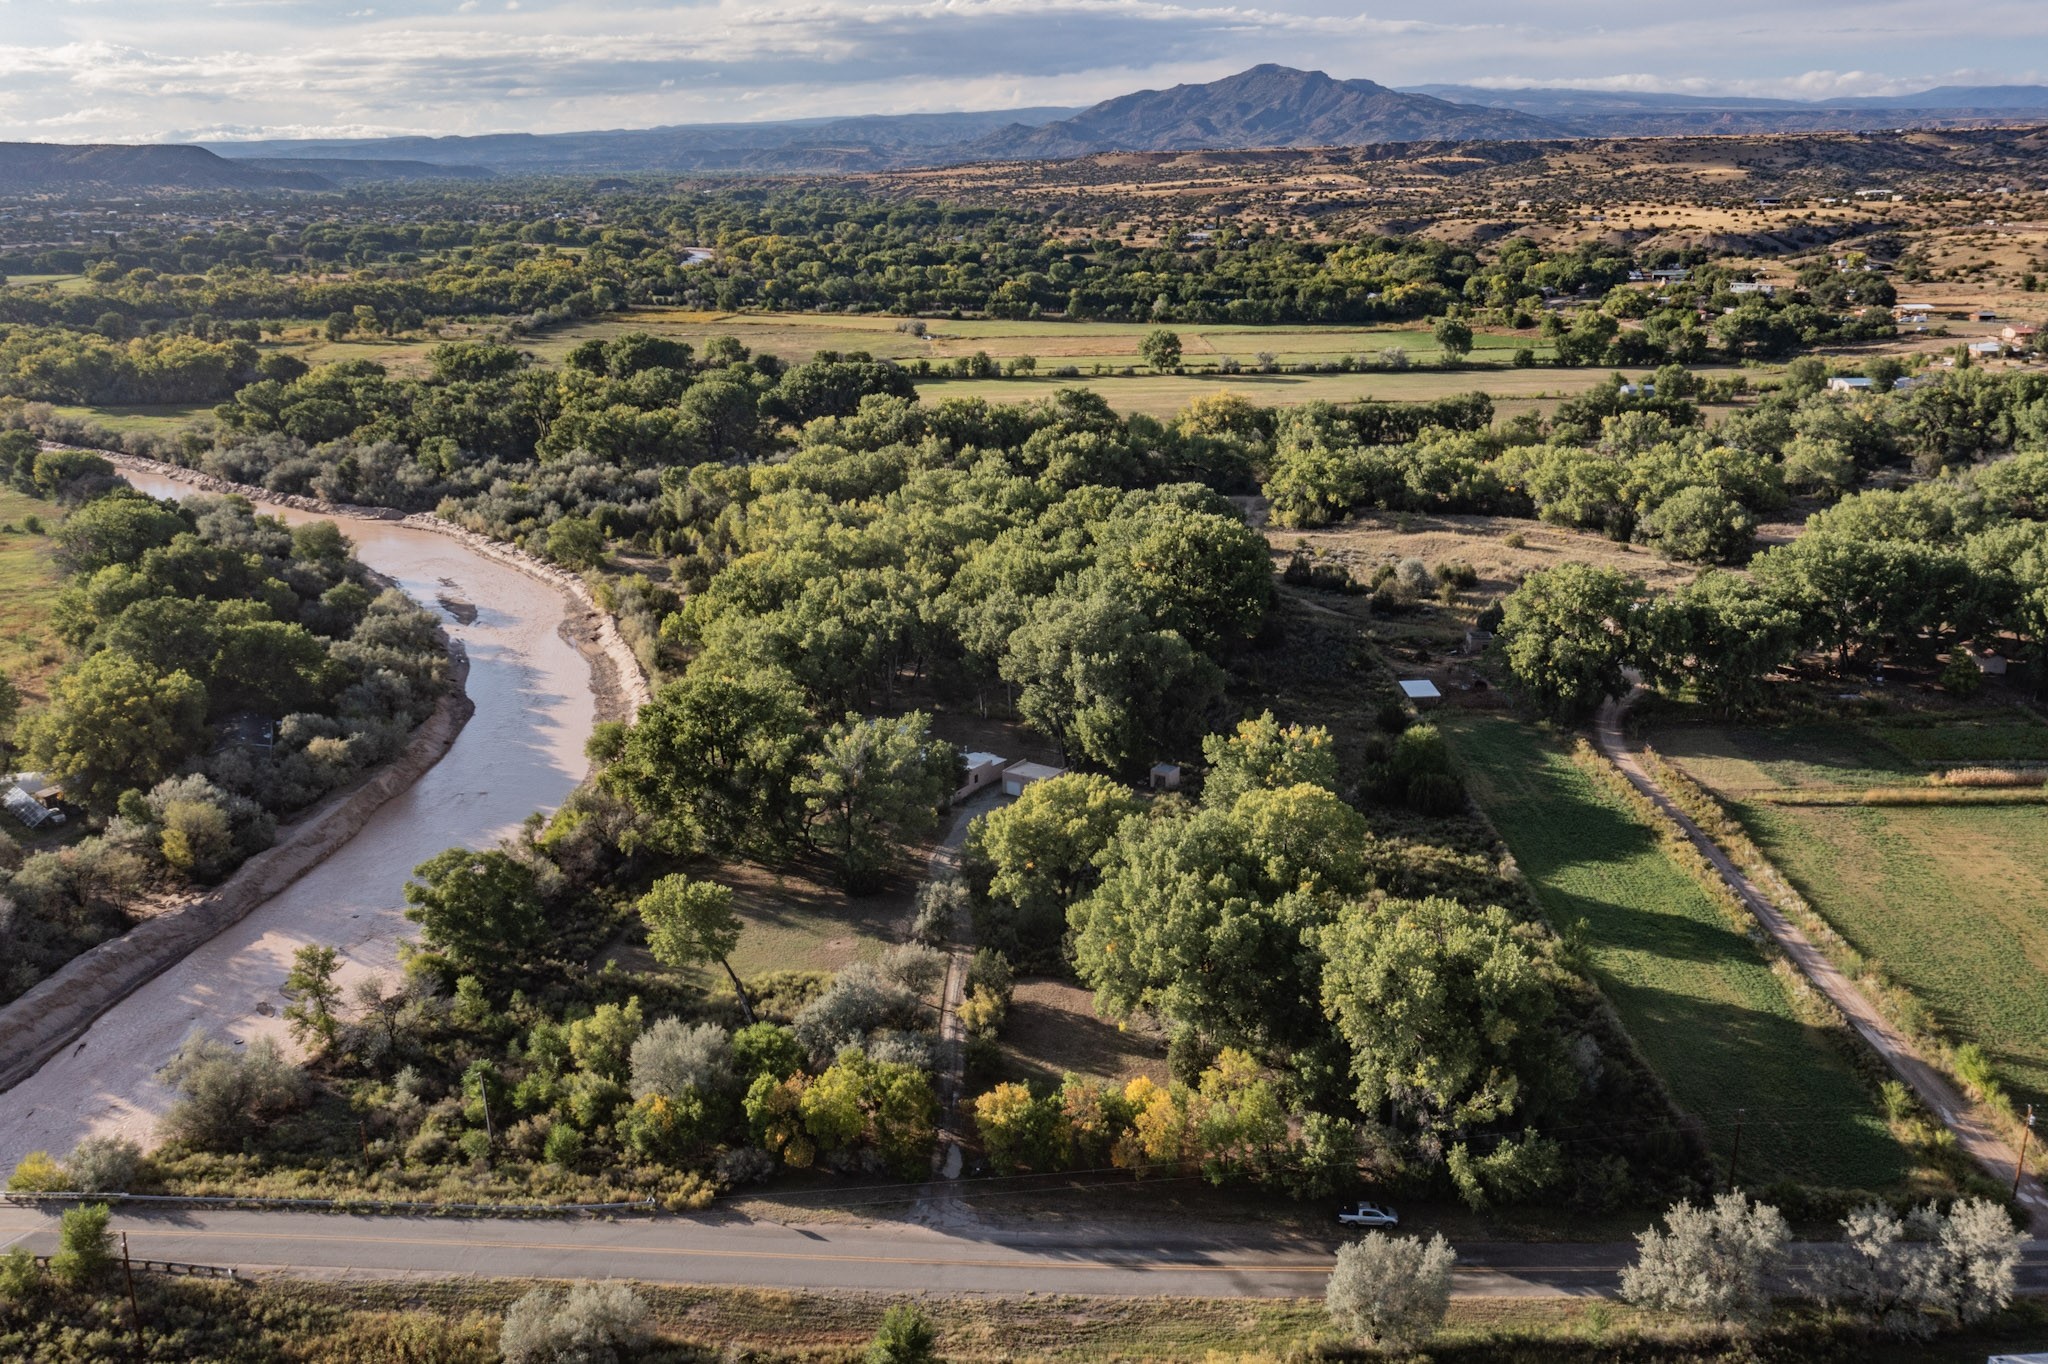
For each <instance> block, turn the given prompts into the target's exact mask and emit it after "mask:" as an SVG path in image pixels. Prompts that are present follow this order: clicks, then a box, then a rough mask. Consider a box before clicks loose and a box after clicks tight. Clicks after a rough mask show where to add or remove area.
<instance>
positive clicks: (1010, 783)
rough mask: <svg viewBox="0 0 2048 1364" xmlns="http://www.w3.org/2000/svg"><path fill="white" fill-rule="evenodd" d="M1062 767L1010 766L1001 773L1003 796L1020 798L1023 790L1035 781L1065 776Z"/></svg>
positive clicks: (1032, 763)
mask: <svg viewBox="0 0 2048 1364" xmlns="http://www.w3.org/2000/svg"><path fill="white" fill-rule="evenodd" d="M1066 771H1067V769H1066V768H1064V767H1047V766H1046V765H1045V764H1044V763H1034V762H1021V763H1016V764H1014V765H1012V766H1011V767H1010V768H1009V769H1008V770H1006V771H1005V772H1004V773H1003V794H1004V795H1006V796H1021V795H1023V794H1024V788H1025V787H1027V786H1029V785H1031V783H1033V782H1035V781H1044V780H1046V779H1047V778H1049V777H1059V776H1064V775H1066Z"/></svg>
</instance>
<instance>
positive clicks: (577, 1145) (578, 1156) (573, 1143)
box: [541, 1122, 583, 1170]
mask: <svg viewBox="0 0 2048 1364" xmlns="http://www.w3.org/2000/svg"><path fill="white" fill-rule="evenodd" d="M541 1155H542V1156H543V1157H545V1158H546V1160H547V1163H548V1164H550V1165H552V1166H554V1167H555V1168H556V1169H558V1170H573V1169H575V1168H576V1167H577V1166H578V1165H579V1164H581V1163H582V1161H583V1134H582V1133H581V1132H579V1131H577V1130H576V1129H575V1128H573V1127H571V1126H570V1125H569V1124H568V1123H565V1122H563V1123H556V1124H555V1125H554V1126H553V1127H550V1128H549V1129H548V1134H547V1137H546V1138H545V1139H544V1140H543V1141H542V1142H541Z"/></svg>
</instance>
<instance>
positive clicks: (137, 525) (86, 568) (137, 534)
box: [56, 493, 192, 575]
mask: <svg viewBox="0 0 2048 1364" xmlns="http://www.w3.org/2000/svg"><path fill="white" fill-rule="evenodd" d="M191 529H192V527H191V525H190V523H188V522H187V521H186V520H185V518H184V517H182V516H180V515H179V514H178V513H177V512H176V511H175V510H173V509H172V508H170V507H166V506H165V505H164V504H163V503H161V502H158V501H156V500H155V499H153V498H148V497H144V496H142V495H141V494H139V493H113V494H110V495H108V496H106V497H99V498H94V499H93V500H92V501H90V502H88V503H86V504H85V505H84V506H83V507H80V508H79V509H78V510H77V511H75V512H73V513H71V515H69V516H67V517H65V518H64V524H63V525H61V526H59V527H58V528H57V536H56V539H57V561H58V563H59V564H60V565H61V566H62V567H63V568H65V569H66V570H67V571H69V572H72V573H77V574H81V575H83V574H90V573H95V572H97V571H98V570H100V569H102V568H106V567H108V566H109V565H112V564H134V563H137V562H139V561H140V560H141V558H142V555H143V553H144V551H146V550H152V549H157V548H160V547H161V546H164V545H168V544H170V543H171V541H172V540H174V539H176V538H177V537H178V536H179V535H182V534H184V533H185V532H187V531H189V530H191Z"/></svg>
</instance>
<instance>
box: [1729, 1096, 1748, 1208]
mask: <svg viewBox="0 0 2048 1364" xmlns="http://www.w3.org/2000/svg"><path fill="white" fill-rule="evenodd" d="M1748 1112H1749V1110H1748V1109H1746V1108H1738V1109H1736V1110H1735V1147H1734V1149H1733V1150H1731V1151H1730V1152H1729V1153H1728V1187H1729V1189H1730V1190H1733V1189H1734V1188H1735V1164H1736V1162H1737V1161H1739V1160H1741V1159H1742V1118H1743V1115H1744V1114H1746V1113H1748Z"/></svg>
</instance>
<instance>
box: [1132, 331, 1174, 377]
mask: <svg viewBox="0 0 2048 1364" xmlns="http://www.w3.org/2000/svg"><path fill="white" fill-rule="evenodd" d="M1138 354H1139V355H1141V356H1143V357H1144V360H1145V363H1146V364H1148V365H1150V366H1152V368H1154V369H1156V370H1158V371H1159V372H1160V373H1161V374H1164V373H1166V371H1168V370H1170V369H1179V368H1180V356H1181V347H1180V333H1179V332H1174V331H1168V330H1167V329H1166V328H1164V327H1154V328H1153V329H1152V330H1151V331H1149V332H1147V333H1145V339H1144V340H1143V341H1140V342H1139V343H1138Z"/></svg>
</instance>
